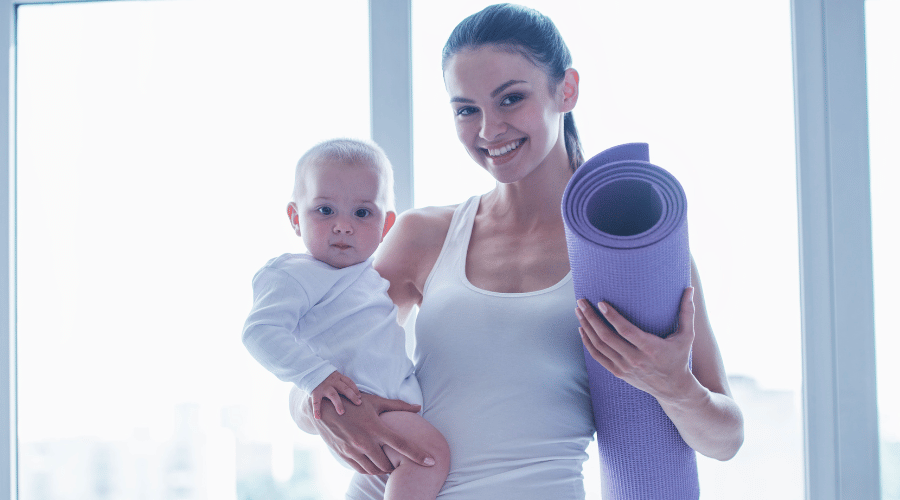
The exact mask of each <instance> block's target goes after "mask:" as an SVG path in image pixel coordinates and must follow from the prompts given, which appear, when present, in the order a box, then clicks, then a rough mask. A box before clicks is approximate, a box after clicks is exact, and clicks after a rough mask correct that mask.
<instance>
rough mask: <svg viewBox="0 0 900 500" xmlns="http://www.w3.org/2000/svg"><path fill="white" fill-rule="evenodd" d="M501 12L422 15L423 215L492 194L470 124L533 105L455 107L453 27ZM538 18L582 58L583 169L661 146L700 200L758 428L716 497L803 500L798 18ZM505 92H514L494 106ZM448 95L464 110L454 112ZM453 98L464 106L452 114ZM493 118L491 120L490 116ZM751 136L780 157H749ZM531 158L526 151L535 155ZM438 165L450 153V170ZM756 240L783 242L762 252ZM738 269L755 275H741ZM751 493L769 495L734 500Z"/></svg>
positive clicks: (638, 14)
mask: <svg viewBox="0 0 900 500" xmlns="http://www.w3.org/2000/svg"><path fill="white" fill-rule="evenodd" d="M489 3H490V2H484V1H476V0H471V1H460V2H453V3H451V4H445V5H442V6H441V8H440V9H437V8H433V7H429V6H427V5H426V4H425V2H418V3H415V2H414V4H413V7H414V9H413V14H414V17H413V25H412V26H413V40H414V43H413V47H414V53H413V56H414V59H413V61H414V68H415V72H414V78H415V81H414V84H415V85H414V86H415V89H416V93H417V99H416V101H415V103H416V108H415V109H414V112H415V122H416V124H417V128H416V141H415V147H416V149H415V160H416V161H415V165H416V204H417V206H427V205H443V204H453V203H459V202H461V201H463V200H465V199H466V198H467V197H469V196H471V195H473V194H476V193H479V192H485V191H487V190H489V189H490V188H491V187H492V185H493V179H492V178H491V177H490V176H488V175H486V173H485V172H486V171H487V170H486V169H491V168H494V165H493V164H492V163H491V162H492V158H491V157H490V153H489V152H488V151H486V149H488V148H487V147H486V146H485V144H484V143H483V142H484V141H485V139H484V138H480V137H476V136H474V135H470V136H465V132H464V130H465V127H466V126H468V124H469V123H470V122H468V121H467V120H472V124H473V125H474V123H475V122H480V121H482V120H492V119H495V117H496V116H499V113H501V112H505V110H506V109H512V108H515V106H522V104H521V103H518V102H515V101H516V99H517V96H518V95H519V94H520V93H521V91H520V92H516V91H515V90H516V89H517V88H518V87H517V85H518V86H524V85H525V84H523V83H517V84H516V85H510V86H509V87H508V88H504V89H499V86H498V85H494V87H490V88H485V89H484V90H482V91H481V94H480V95H481V96H482V97H480V98H479V95H478V94H476V93H475V92H473V91H470V92H471V95H465V93H462V92H459V91H457V94H458V95H457V94H454V89H455V88H456V87H455V85H456V84H455V83H454V81H453V80H452V79H450V78H447V73H446V72H441V71H440V70H439V68H438V67H437V65H436V60H437V57H438V56H437V54H440V51H441V47H442V46H443V45H444V43H445V42H446V40H447V36H448V35H449V33H450V32H451V30H452V29H453V26H454V24H456V22H458V20H459V19H462V18H464V17H465V16H467V15H469V14H471V13H473V12H476V11H478V10H479V9H481V8H483V7H484V6H486V5H487V4H489ZM527 4H528V6H529V7H533V8H535V9H537V10H539V11H541V12H542V13H544V14H547V15H548V16H549V17H550V18H552V19H553V21H554V23H556V25H557V27H558V28H559V30H560V32H561V33H562V36H563V37H564V38H565V40H566V42H567V45H568V47H569V48H570V49H571V51H572V67H573V68H574V69H575V70H577V73H578V90H579V95H578V105H577V107H576V109H575V110H574V111H573V114H575V115H577V117H578V119H577V123H578V132H579V136H580V137H581V138H582V140H583V141H584V145H585V153H584V155H585V157H591V156H593V155H594V154H596V153H598V152H600V151H601V150H603V149H606V148H608V147H611V146H614V145H616V144H621V143H626V142H635V141H642V142H649V144H650V155H651V159H652V160H653V162H654V163H656V164H658V165H661V166H663V167H664V168H666V169H667V170H670V171H671V172H672V173H673V174H674V175H675V176H676V177H677V178H678V179H679V180H680V181H681V182H682V184H683V185H684V187H685V190H686V191H687V199H688V205H689V211H688V216H689V220H690V232H691V250H692V252H693V254H694V256H695V257H696V259H697V264H698V268H699V271H700V274H701V276H702V277H703V284H704V289H705V290H706V300H707V306H708V309H709V314H710V318H711V322H712V326H713V329H714V330H715V332H716V338H717V340H718V343H719V346H720V348H721V350H722V355H723V358H724V360H725V366H726V367H727V368H728V369H729V375H730V382H731V387H732V391H733V392H734V395H735V399H736V400H737V401H738V402H739V403H740V404H741V408H742V410H743V411H744V416H745V419H746V427H747V439H746V441H745V444H744V446H743V448H742V450H741V451H740V452H739V453H738V455H737V456H736V457H735V458H734V459H732V460H731V461H730V462H728V463H725V464H720V463H718V462H716V461H712V460H709V459H704V458H703V457H700V459H699V464H698V465H699V468H700V481H701V491H703V495H704V497H707V496H708V497H715V498H723V499H737V498H745V495H749V494H750V493H749V492H750V491H754V493H753V494H754V495H756V494H760V495H767V496H769V497H771V498H799V497H801V496H802V494H803V493H802V492H803V479H802V476H803V475H802V466H803V462H802V459H803V452H802V437H801V419H800V411H799V389H800V355H799V349H800V337H799V331H800V325H799V311H798V309H797V307H796V304H797V300H796V296H797V293H798V284H797V278H796V276H797V274H798V271H797V258H796V256H797V246H796V245H797V236H796V234H797V233H796V222H795V221H796V216H791V215H790V214H792V213H793V214H796V196H795V180H794V177H795V174H794V150H793V114H792V110H793V103H792V98H791V87H792V81H791V80H792V79H791V38H790V23H789V22H790V12H789V10H788V9H787V8H786V5H785V4H784V3H783V2H777V1H769V2H757V3H755V4H754V6H753V8H752V9H746V8H738V7H737V6H735V7H734V8H733V9H732V8H730V7H727V6H723V4H721V3H720V2H711V1H706V0H689V1H685V2H676V3H672V2H663V1H651V0H642V1H638V2H611V3H610V2H607V3H603V4H596V5H594V4H592V5H587V4H584V3H583V2H577V1H565V0H562V1H561V0H554V1H542V0H533V1H530V2H527ZM762 27H765V28H764V29H765V30H766V33H769V34H770V35H769V36H767V37H765V39H760V37H759V36H757V34H758V31H757V30H759V29H761V28H762ZM710 40H716V42H715V43H709V41H710ZM663 41H664V43H663ZM485 73H489V71H485ZM500 83H505V82H500ZM533 87H535V86H533ZM495 90H501V92H499V93H498V94H497V95H495V96H492V95H491V94H492V93H493V91H495ZM448 91H449V92H450V95H449V99H450V100H451V101H457V102H451V103H450V106H449V108H448V105H447V101H448V94H447V92H448ZM455 95H456V96H457V97H460V98H463V99H457V100H454V99H453V98H454V96H455ZM544 95H547V94H546V91H545V93H544ZM735 96H740V98H735ZM507 97H508V99H507ZM465 99H468V101H467V100H465ZM504 99H506V100H505V101H504ZM470 101H477V102H470ZM487 104H490V105H491V107H490V108H487V109H488V111H489V112H488V113H487V114H484V115H481V114H479V113H480V112H481V111H482V109H484V108H486V106H487ZM460 112H462V113H461V114H462V115H463V116H458V114H459V113H460ZM492 114H493V115H492ZM470 116H471V118H470ZM454 128H455V131H454ZM454 132H455V133H456V137H454ZM519 132H520V133H521V131H519ZM525 136H527V134H521V137H525ZM457 137H458V138H459V141H460V142H462V144H463V147H462V148H461V147H459V142H457V140H456V138H457ZM502 137H504V138H505V136H502ZM751 137H752V138H753V143H754V144H765V145H766V147H764V148H751V147H748V145H747V144H748V140H749V138H751ZM530 139H531V137H530V136H529V140H530ZM479 141H482V142H481V143H480V142H479ZM508 144H509V142H506V143H498V144H492V145H491V146H492V147H493V146H495V145H496V146H497V147H498V149H499V148H505V147H508ZM513 144H515V142H513ZM527 147H528V141H526V142H525V144H524V145H522V148H527ZM532 147H533V146H532ZM479 148H480V149H479ZM435 151H441V152H442V155H441V159H440V161H436V160H435V154H434V152H435ZM736 151H740V152H741V153H740V154H739V155H738V154H736V153H735V152H736ZM497 152H499V151H497ZM473 153H474V155H473ZM514 153H515V150H513V151H511V152H508V154H510V157H512V156H514ZM473 159H475V162H473V161H472V160H473ZM512 164H516V162H515V161H513V162H512ZM446 172H452V175H446V174H445V173H446ZM751 172H752V174H750V173H751ZM441 174H444V175H441ZM735 176H739V177H740V178H741V183H740V184H735V183H734V181H733V179H734V178H735ZM761 192H765V193H767V194H766V200H767V201H766V203H765V204H760V203H759V194H758V193H761ZM748 234H751V235H756V236H754V237H755V238H762V235H766V239H767V241H772V242H775V243H773V244H769V245H765V246H762V247H760V246H759V245H748V244H747V235H748ZM738 261H739V262H741V263H742V265H741V266H739V267H737V268H736V267H735V262H738ZM772 279H776V280H777V285H773V283H772ZM762 294H765V295H767V296H768V297H770V300H769V301H767V311H768V314H771V318H772V322H773V324H774V325H777V326H776V327H773V328H766V329H762V330H760V329H759V328H756V327H755V326H754V325H753V324H752V323H751V322H747V321H745V319H746V311H745V308H746V304H749V303H753V302H754V301H755V300H757V299H756V298H757V297H759V296H760V295H762ZM771 345H778V346H779V348H778V349H777V350H772V349H770V348H769V346H771ZM760 359H766V360H767V362H766V363H765V364H760V362H759V360H760ZM588 450H589V452H590V453H591V454H592V456H591V459H590V460H589V461H588V462H587V463H586V464H585V466H584V474H585V488H586V489H587V491H588V497H591V496H594V497H596V496H599V495H600V492H601V485H600V484H599V464H598V463H597V460H598V459H597V457H596V455H595V453H596V450H595V447H594V446H591V447H589V449H588ZM773 456H777V458H778V459H777V460H773V459H772V457H773ZM776 464H777V465H776ZM760 476H765V477H767V478H769V480H768V481H766V483H765V484H763V485H758V484H757V482H756V481H755V479H754V478H755V477H760ZM741 484H747V485H750V484H754V485H755V486H754V488H756V489H755V490H751V489H749V488H747V489H744V488H736V487H735V485H741ZM759 488H763V489H764V490H765V491H762V490H759Z"/></svg>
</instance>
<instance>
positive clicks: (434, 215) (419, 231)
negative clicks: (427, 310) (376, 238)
mask: <svg viewBox="0 0 900 500" xmlns="http://www.w3.org/2000/svg"><path fill="white" fill-rule="evenodd" d="M454 210H456V206H455V205H451V206H443V207H424V208H416V209H411V210H407V211H405V212H403V213H402V214H400V216H399V217H397V222H396V223H395V224H394V227H393V228H391V230H390V231H388V234H387V236H386V237H385V239H384V243H382V245H381V247H379V249H378V254H377V256H376V259H375V268H376V269H377V270H378V272H379V273H381V275H382V276H384V277H385V278H386V279H387V280H388V281H390V282H391V284H392V285H393V284H395V283H398V282H406V283H410V284H412V285H414V286H415V288H417V289H420V288H421V286H423V285H424V283H425V278H427V276H428V273H429V272H430V271H431V268H432V267H433V266H434V263H435V262H436V261H437V258H438V255H440V253H441V248H442V247H443V245H444V240H445V239H446V237H447V231H448V230H449V229H450V222H451V220H452V219H453V212H454Z"/></svg>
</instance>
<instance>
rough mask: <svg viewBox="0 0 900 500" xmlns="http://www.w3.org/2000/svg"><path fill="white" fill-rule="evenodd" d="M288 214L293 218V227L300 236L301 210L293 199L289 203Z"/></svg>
mask: <svg viewBox="0 0 900 500" xmlns="http://www.w3.org/2000/svg"><path fill="white" fill-rule="evenodd" d="M287 215H288V219H290V220H291V227H292V228H294V232H295V233H297V236H300V210H299V209H298V208H297V204H296V203H294V202H293V201H292V202H290V203H288V206H287Z"/></svg>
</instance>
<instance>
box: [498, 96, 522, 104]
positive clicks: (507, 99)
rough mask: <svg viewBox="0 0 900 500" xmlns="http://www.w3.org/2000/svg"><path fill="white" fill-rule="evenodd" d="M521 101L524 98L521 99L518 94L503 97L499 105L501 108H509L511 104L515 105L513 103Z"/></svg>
mask: <svg viewBox="0 0 900 500" xmlns="http://www.w3.org/2000/svg"><path fill="white" fill-rule="evenodd" d="M522 99H524V97H522V96H521V95H519V94H510V95H508V96H506V97H504V98H503V100H502V101H500V105H501V106H510V105H512V104H515V103H517V102H519V101H521V100H522Z"/></svg>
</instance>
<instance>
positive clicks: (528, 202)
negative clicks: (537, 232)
mask: <svg viewBox="0 0 900 500" xmlns="http://www.w3.org/2000/svg"><path fill="white" fill-rule="evenodd" d="M556 153H558V152H556ZM572 174H573V172H572V169H571V167H569V161H568V156H567V155H566V153H565V150H563V151H562V155H559V154H551V156H548V157H547V158H546V159H545V161H544V164H542V165H541V166H539V167H538V168H536V169H535V170H534V171H533V172H531V174H529V175H528V177H526V178H524V179H522V180H520V181H517V182H513V183H509V184H501V183H498V184H497V187H495V188H494V189H493V190H492V191H490V192H489V193H487V194H486V195H485V196H483V197H482V199H481V207H480V209H479V212H480V213H482V214H484V215H490V216H492V217H495V218H498V219H503V220H504V222H505V223H507V224H511V225H521V226H534V225H543V224H546V223H552V224H555V223H561V222H562V209H561V203H562V195H563V192H564V191H565V189H566V184H567V183H568V182H569V179H570V178H571V177H572Z"/></svg>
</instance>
